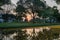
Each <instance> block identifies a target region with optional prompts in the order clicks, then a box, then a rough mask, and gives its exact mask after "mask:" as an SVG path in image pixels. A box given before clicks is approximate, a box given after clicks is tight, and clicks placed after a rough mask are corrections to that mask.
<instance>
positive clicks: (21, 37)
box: [15, 30, 28, 40]
mask: <svg viewBox="0 0 60 40" xmlns="http://www.w3.org/2000/svg"><path fill="white" fill-rule="evenodd" d="M17 32H18V35H17V36H16V37H15V39H16V40H27V37H28V36H27V34H26V31H22V30H18V31H17Z"/></svg>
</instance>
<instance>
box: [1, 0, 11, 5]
mask: <svg viewBox="0 0 60 40" xmlns="http://www.w3.org/2000/svg"><path fill="white" fill-rule="evenodd" d="M4 4H11V0H0V6H1V5H4Z"/></svg>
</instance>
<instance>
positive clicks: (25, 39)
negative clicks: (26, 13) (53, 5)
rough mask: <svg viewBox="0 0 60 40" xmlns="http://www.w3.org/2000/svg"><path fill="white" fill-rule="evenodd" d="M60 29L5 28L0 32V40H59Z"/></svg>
mask: <svg viewBox="0 0 60 40" xmlns="http://www.w3.org/2000/svg"><path fill="white" fill-rule="evenodd" d="M59 35H60V29H59V30H57V29H52V28H50V27H39V28H8V29H7V28H6V29H1V30H0V40H55V39H59V40H60V36H59Z"/></svg>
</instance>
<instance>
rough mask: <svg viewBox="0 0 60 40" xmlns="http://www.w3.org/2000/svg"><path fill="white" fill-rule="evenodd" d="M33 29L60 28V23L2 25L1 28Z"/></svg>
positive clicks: (0, 24)
mask: <svg viewBox="0 0 60 40" xmlns="http://www.w3.org/2000/svg"><path fill="white" fill-rule="evenodd" d="M11 27H12V28H31V27H52V28H60V23H45V24H44V23H43V24H42V23H0V28H11Z"/></svg>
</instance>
